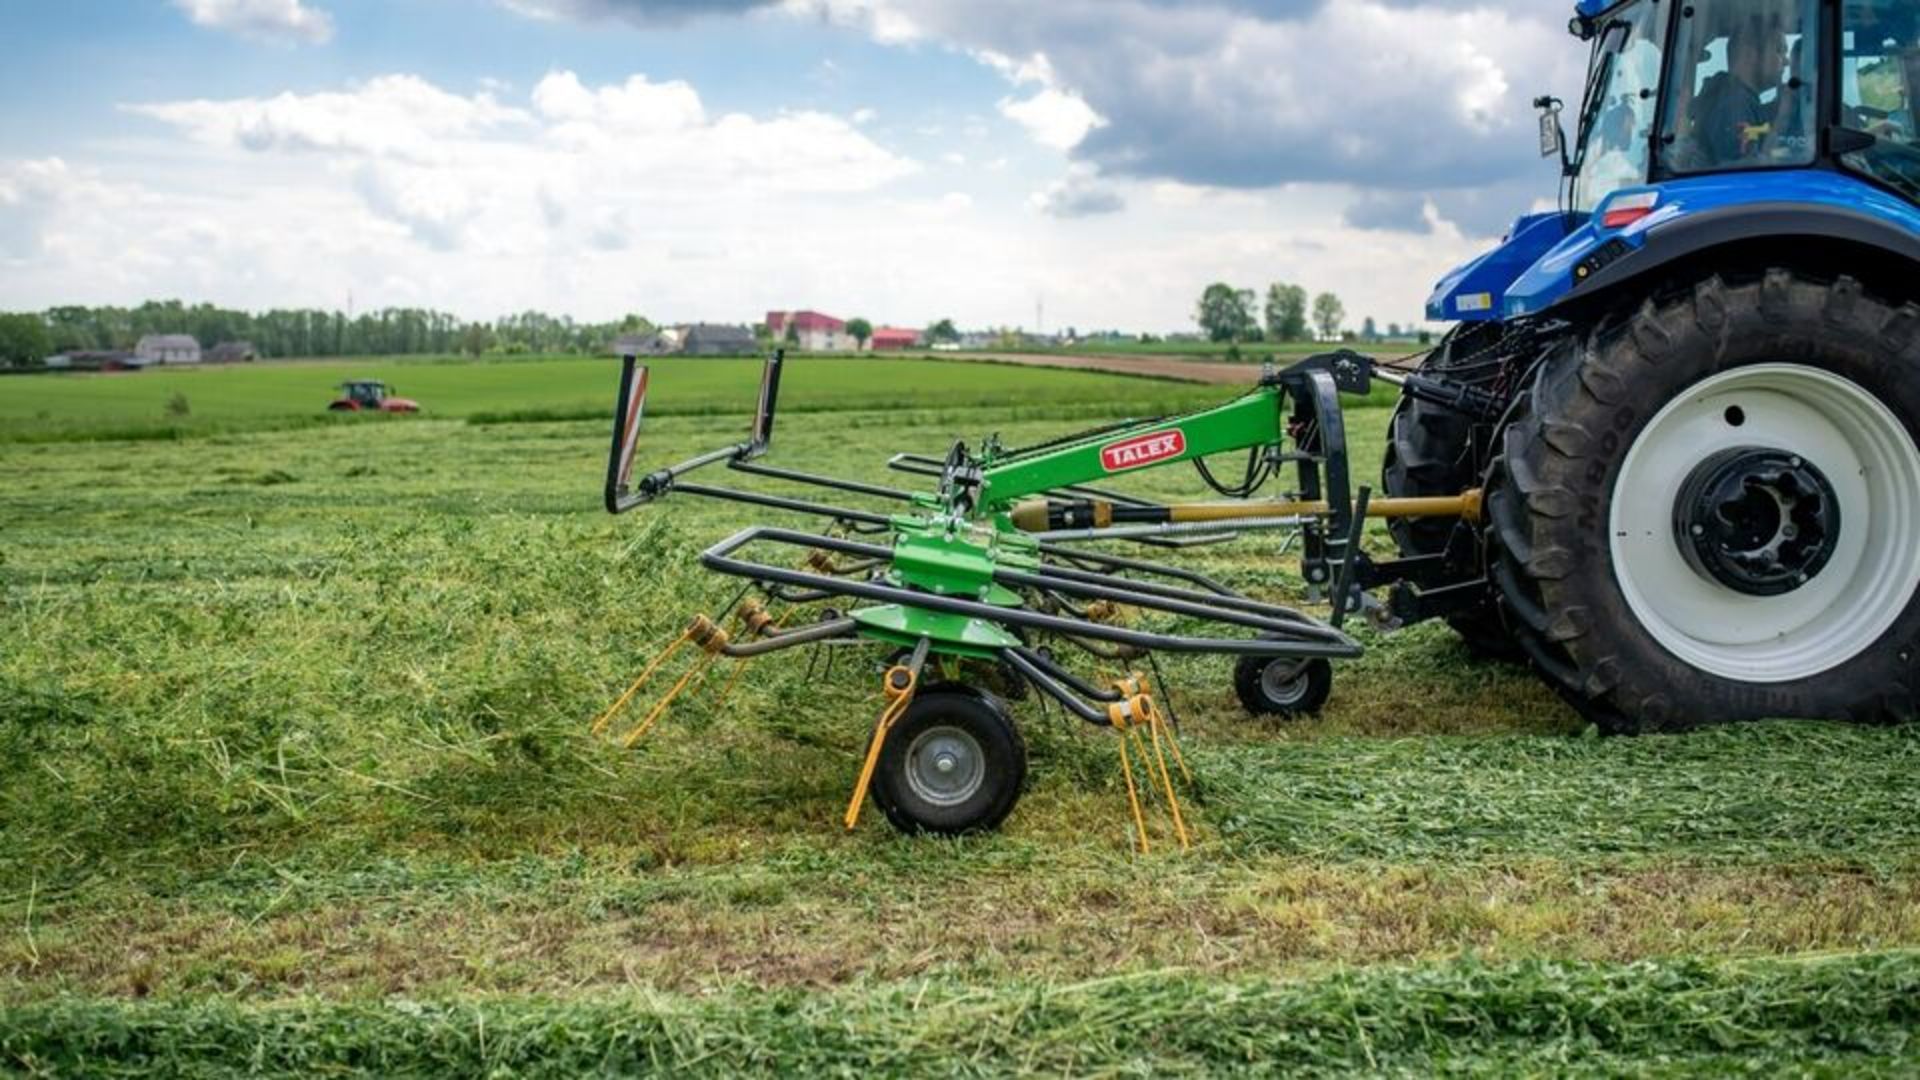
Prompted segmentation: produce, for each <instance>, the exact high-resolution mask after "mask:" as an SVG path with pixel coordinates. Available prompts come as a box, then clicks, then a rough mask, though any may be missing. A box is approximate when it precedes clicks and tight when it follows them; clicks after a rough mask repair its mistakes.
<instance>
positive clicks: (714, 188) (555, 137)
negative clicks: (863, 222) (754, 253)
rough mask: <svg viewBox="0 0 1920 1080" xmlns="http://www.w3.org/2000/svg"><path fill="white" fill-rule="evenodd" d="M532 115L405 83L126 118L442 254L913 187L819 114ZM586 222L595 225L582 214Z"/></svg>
mask: <svg viewBox="0 0 1920 1080" xmlns="http://www.w3.org/2000/svg"><path fill="white" fill-rule="evenodd" d="M527 104H528V106H530V107H521V106H519V105H510V104H503V103H502V102H500V101H499V100H497V99H495V98H494V97H493V96H492V95H491V94H489V93H478V94H474V95H472V96H463V95H460V94H455V93H451V92H448V91H446V90H443V89H441V88H439V87H437V86H435V85H433V84H432V83H430V82H428V81H426V80H424V79H422V78H420V77H418V76H414V75H389V76H383V77H381V78H377V79H372V80H369V81H368V82H366V83H364V84H361V85H359V86H355V87H350V88H348V89H346V90H342V91H329V92H323V93H315V94H305V95H302V94H291V93H289V94H280V95H277V96H275V97H271V98H264V99H258V98H239V99H230V100H223V101H220V100H196V101H184V102H162V103H156V104H146V105H135V106H129V107H128V111H130V112H133V113H135V114H138V115H141V116H146V117H150V118H153V119H155V120H159V121H161V122H163V123H165V124H168V125H170V126H172V127H173V128H175V129H177V130H179V131H181V132H182V133H184V134H185V135H187V136H188V137H189V138H190V139H192V140H193V141H194V142H196V143H198V144H201V145H202V146H205V147H208V148H209V149H210V150H211V151H212V152H215V153H224V154H227V155H237V156H238V160H239V161H240V162H242V163H243V164H242V166H241V167H242V168H248V167H253V168H264V169H269V170H270V169H272V168H274V167H275V166H276V165H279V164H283V163H293V162H298V161H301V160H306V161H316V160H317V161H318V162H319V164H320V168H318V169H314V168H311V167H309V168H308V169H307V170H306V172H305V180H304V183H306V184H318V185H322V186H324V187H327V188H329V189H330V190H332V191H334V192H336V193H345V194H349V195H351V196H352V197H353V198H354V199H355V200H356V201H357V203H358V205H359V208H360V210H361V212H362V214H363V215H364V217H363V220H364V221H365V223H366V225H367V228H368V233H369V235H370V236H372V237H375V238H382V237H387V238H391V237H395V236H397V237H402V238H410V239H411V240H413V241H414V242H416V243H418V244H420V245H422V246H423V247H424V248H426V249H429V250H432V251H438V252H448V251H456V250H457V251H468V252H472V251H480V252H495V253H503V252H509V251H520V252H530V251H547V250H558V249H563V248H565V247H566V246H568V245H577V246H581V247H587V248H591V249H594V250H601V251H614V250H624V249H627V248H630V247H635V246H640V245H644V244H645V243H646V242H647V239H648V237H649V236H650V235H654V234H662V235H664V234H665V233H669V232H672V231H673V230H674V229H676V228H678V227H680V226H681V225H682V224H684V223H686V222H689V221H693V220H697V219H698V218H699V216H700V213H699V211H700V210H701V209H702V208H709V209H710V208H716V207H722V206H727V207H733V206H738V205H740V204H741V203H743V202H746V201H750V200H754V199H758V198H765V197H769V196H807V195H819V196H835V195H848V194H853V193H860V192H867V191H872V190H874V189H875V188H878V187H880V186H883V185H885V184H888V183H890V182H892V181H894V180H897V179H899V178H901V177H904V176H907V175H909V174H911V173H913V172H914V171H916V170H917V168H918V166H917V164H916V163H915V162H913V161H911V160H909V159H907V158H905V157H902V156H899V155H897V154H894V153H892V152H891V151H888V150H886V149H884V148H883V147H881V146H880V145H879V144H877V143H875V142H874V141H872V140H871V139H870V138H868V137H867V136H866V135H864V134H862V133H861V132H860V131H859V130H858V129H856V128H855V127H854V126H853V125H852V124H851V123H850V122H849V121H847V120H845V119H842V118H840V117H837V116H832V115H829V114H825V113H819V112H810V111H803V112H791V113H781V114H776V115H772V116H765V117H756V116H751V115H748V114H745V113H727V114H723V115H719V116H714V115H710V114H709V113H708V112H707V110H706V108H705V106H704V105H703V103H702V102H701V100H700V95H699V94H698V92H697V91H695V90H694V89H693V87H692V86H690V85H688V84H687V83H685V82H680V81H671V82H660V83H656V82H652V81H650V80H649V79H647V78H646V77H645V76H644V75H635V76H632V77H631V78H629V79H627V80H625V81H624V82H620V83H613V84H608V85H602V86H589V85H587V84H585V83H583V82H582V81H581V80H580V78H579V77H578V76H577V75H575V74H574V73H573V72H570V71H556V72H553V73H551V74H549V75H547V76H546V77H545V78H543V79H541V80H540V81H539V83H538V84H537V85H535V86H534V88H533V89H532V91H531V92H530V93H529V94H528V95H527ZM587 208H590V209H587Z"/></svg>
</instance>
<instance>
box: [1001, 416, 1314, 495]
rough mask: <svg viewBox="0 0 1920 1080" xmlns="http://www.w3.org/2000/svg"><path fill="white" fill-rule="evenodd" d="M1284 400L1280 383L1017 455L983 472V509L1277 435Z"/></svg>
mask: <svg viewBox="0 0 1920 1080" xmlns="http://www.w3.org/2000/svg"><path fill="white" fill-rule="evenodd" d="M1286 403H1287V399H1286V395H1285V393H1284V392H1283V391H1282V390H1281V389H1279V388H1278V387H1273V386H1262V387H1260V388H1259V389H1257V390H1255V391H1253V392H1252V393H1250V394H1247V395H1245V396H1243V397H1240V398H1238V399H1236V400H1233V401H1229V402H1227V403H1226V404H1225V405H1220V406H1216V407H1215V408H1212V409H1207V410H1205V411H1204V412H1197V413H1192V414H1190V415H1187V416H1182V417H1177V418H1174V419H1171V420H1154V421H1148V422H1145V423H1142V424H1138V425H1135V426H1133V427H1128V428H1121V429H1119V430H1117V431H1105V432H1101V433H1100V434H1099V435H1098V436H1092V437H1089V438H1086V439H1082V440H1080V441H1078V442H1073V443H1068V444H1067V445H1064V446H1057V447H1053V448H1050V449H1048V450H1045V451H1042V452H1038V453H1034V454H1032V455H1026V456H1020V457H1016V458H1014V459H1013V460H1011V461H1007V462H1004V463H1002V464H999V465H993V466H989V467H988V468H986V469H984V470H982V472H981V481H982V483H981V501H982V503H983V506H984V508H985V509H987V510H989V511H992V510H1004V509H1007V508H1008V507H1010V506H1012V505H1013V504H1014V503H1015V502H1017V501H1019V500H1020V499H1024V498H1026V497H1028V496H1030V495H1037V494H1039V493H1041V492H1043V491H1052V490H1055V489H1057V488H1064V487H1072V486H1074V485H1076V484H1089V483H1095V482H1097V481H1099V480H1101V479H1103V478H1106V477H1110V476H1116V475H1118V474H1121V473H1129V472H1135V471H1137V470H1140V469H1147V468H1152V467H1154V466H1158V465H1171V464H1174V463H1176V462H1181V461H1191V460H1193V459H1194V458H1199V457H1206V456H1208V455H1211V454H1220V453H1226V452H1228V451H1231V450H1246V449H1249V448H1251V447H1255V446H1267V445H1271V444H1274V443H1278V442H1280V441H1281V440H1282V439H1283V438H1284V436H1285V422H1284V421H1283V420H1282V418H1281V412H1282V410H1283V409H1284V408H1285V406H1286Z"/></svg>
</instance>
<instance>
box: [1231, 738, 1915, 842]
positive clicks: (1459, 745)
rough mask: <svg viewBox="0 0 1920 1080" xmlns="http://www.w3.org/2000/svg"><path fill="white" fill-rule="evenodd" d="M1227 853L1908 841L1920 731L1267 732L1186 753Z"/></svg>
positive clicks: (1912, 834)
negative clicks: (1309, 737) (1600, 734)
mask: <svg viewBox="0 0 1920 1080" xmlns="http://www.w3.org/2000/svg"><path fill="white" fill-rule="evenodd" d="M1196 756H1197V757H1199V758H1200V759H1201V761H1202V762H1203V766H1202V767H1203V769H1204V772H1205V775H1206V777H1207V778H1208V781H1209V785H1210V789H1211V790H1212V791H1213V792H1214V793H1215V797H1214V803H1213V806H1214V813H1213V814H1212V817H1211V820H1212V821H1213V822H1214V823H1215V824H1216V825H1217V827H1218V828H1219V829H1220V832H1221V834H1222V835H1223V836H1224V837H1225V838H1226V840H1227V842H1228V843H1229V844H1230V845H1232V846H1234V847H1236V848H1238V849H1240V850H1243V851H1248V852H1255V851H1257V852H1268V853H1280V854H1288V855H1297V856H1312V857H1316V858H1336V859H1353V858H1361V859H1366V858H1385V859H1394V860H1401V861H1419V860H1427V859H1433V860H1444V861H1457V860H1463V859H1487V858H1495V859H1499V858H1514V857H1521V856H1525V855H1529V854H1530V855H1535V856H1540V857H1549V858H1560V859H1567V860H1574V861H1589V862H1592V861H1607V862H1613V863H1622V862H1636V861H1642V860H1648V859H1658V860H1665V859H1673V858H1683V859H1686V860H1689V861H1700V862H1756V861H1765V860H1782V861H1794V860H1846V861H1854V862H1859V863H1863V864H1871V863H1874V862H1877V861H1881V860H1894V861H1902V860H1911V859H1912V858H1913V857H1914V856H1915V855H1916V854H1920V786H1916V784H1915V777H1920V728H1916V727H1906V728H1893V729H1872V728H1857V727H1847V726H1842V725H1837V724H1815V723H1769V724H1757V725H1748V726H1744V727H1730V728H1719V729H1714V730H1708V731H1701V732H1695V733H1691V734H1688V735H1684V736H1677V737H1675V736H1666V737H1645V738H1638V739H1602V738H1572V739H1568V738H1539V737H1531V736H1502V737H1488V738H1449V739H1394V740H1350V739H1323V740H1315V741H1300V742H1294V741H1287V742H1268V743H1263V744H1243V745H1237V746H1235V747H1233V748H1232V749H1231V751H1227V750H1209V749H1203V750H1201V751H1198V752H1196Z"/></svg>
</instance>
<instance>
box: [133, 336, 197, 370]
mask: <svg viewBox="0 0 1920 1080" xmlns="http://www.w3.org/2000/svg"><path fill="white" fill-rule="evenodd" d="M133 355H134V356H135V357H138V358H139V359H141V360H145V361H146V362H147V363H149V364H197V363H199V362H200V343H199V342H198V341H195V340H194V339H193V336H192V335H191V334H148V335H147V336H145V337H143V338H141V339H140V341H139V343H138V344H136V345H134V347H133Z"/></svg>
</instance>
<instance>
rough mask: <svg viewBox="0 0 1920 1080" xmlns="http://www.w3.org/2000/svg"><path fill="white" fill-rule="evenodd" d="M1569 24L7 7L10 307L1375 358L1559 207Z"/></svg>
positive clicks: (671, 1)
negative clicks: (1232, 288) (526, 314)
mask: <svg viewBox="0 0 1920 1080" xmlns="http://www.w3.org/2000/svg"><path fill="white" fill-rule="evenodd" d="M1570 7H1571V5H1570V4H1565V5H1562V4H1560V3H1556V2H1552V0H1482V2H1470V0H1200V2H1191V0H1189V2H1175V0H81V2H74V3H31V2H26V0H8V2H4V3H0V40H4V41H6V42H8V43H9V46H10V47H9V49H8V53H9V63H8V64H6V65H0V309H5V310H36V309H41V308H45V307H51V306H54V305H59V304H69V303H80V304H108V303H112V304H133V303H138V302H140V301H142V300H146V299H162V298H179V299H183V300H187V301H189V302H200V301H206V302H211V303H216V304H220V305H223V306H229V307H239V308H247V309H255V310H260V309H266V308H270V307H320V308H329V309H333V308H345V307H347V306H348V305H349V303H351V305H352V306H353V307H354V308H356V309H358V310H366V309H371V308H378V307H387V306H413V307H430V308H437V309H440V310H446V311H452V312H455V313H457V314H459V315H462V316H464V317H467V318H491V317H494V316H498V315H501V314H506V313H509V312H517V311H524V310H541V311H547V312H551V313H554V314H567V315H572V316H574V317H575V318H577V319H582V320H594V321H599V320H605V319H611V318H616V317H619V316H620V315H623V314H626V313H629V312H636V313H640V314H643V315H646V316H648V317H649V318H652V319H655V320H656V321H662V322H667V321H671V322H688V321H724V322H752V321H757V320H758V319H759V318H760V317H761V316H762V315H763V313H764V312H766V311H769V310H781V309H794V308H813V309H817V310H822V311H826V312H829V313H831V314H836V315H839V316H841V317H851V316H854V315H861V316H865V317H867V318H869V319H871V320H872V321H873V322H874V323H875V324H895V325H905V326H924V325H927V324H928V323H930V322H932V321H934V320H936V319H939V318H943V317H949V318H952V319H954V320H955V321H956V322H957V323H958V324H960V325H962V326H967V327H986V326H1021V327H1026V328H1030V329H1032V328H1041V329H1046V330H1060V329H1064V328H1067V327H1073V328H1076V329H1079V330H1081V331H1082V332H1085V331H1088V330H1093V329H1120V330H1125V331H1129V332H1138V331H1150V332H1155V333H1164V332H1168V331H1176V330H1183V329H1192V327H1193V311H1194V307H1195V303H1196V300H1197V298H1198V297H1199V294H1200V292H1201V290H1202V289H1203V288H1204V287H1205V286H1206V285H1207V284H1208V283H1209V282H1212V281H1216V280H1224V281H1228V282H1231V283H1233V284H1235V285H1238V286H1241V287H1245V288H1252V289H1256V290H1259V291H1264V289H1265V287H1266V285H1267V283H1269V282H1273V281H1288V282H1295V283H1298V284H1301V285H1304V286H1305V287H1307V288H1308V289H1309V290H1310V291H1313V292H1320V291H1332V292H1334V293H1336V294H1338V295H1339V296H1341V297H1342V299H1343V300H1344V301H1345V303H1346V308H1347V311H1348V314H1349V317H1350V321H1351V322H1352V323H1353V324H1355V325H1357V324H1358V323H1359V321H1360V320H1361V319H1362V318H1363V317H1367V316H1371V317H1373V318H1375V319H1376V320H1377V321H1378V323H1379V324H1380V325H1382V326H1385V325H1386V324H1388V323H1390V322H1398V323H1402V324H1407V323H1411V322H1413V321H1415V320H1417V319H1418V318H1419V317H1420V312H1421V310H1422V305H1423V303H1424V301H1425V298H1426V296H1427V293H1428V292H1429V291H1430V289H1431V288H1432V285H1433V282H1434V281H1435V280H1436V279H1437V278H1438V277H1439V276H1441V275H1442V274H1443V273H1444V272H1445V271H1446V270H1447V269H1449V268H1450V267H1452V266H1454V265H1456V264H1458V263H1459V262H1461V261H1463V260H1465V259H1467V258H1470V257H1472V256H1473V255H1474V254H1476V253H1477V252H1479V251H1481V250H1484V249H1485V248H1486V247H1488V246H1490V245H1491V244H1492V243H1494V242H1496V241H1497V240H1498V238H1499V236H1500V235H1501V234H1502V233H1503V232H1504V231H1505V228H1506V226H1507V225H1508V224H1509V223H1510V222H1511V221H1512V219H1513V217H1514V216H1516V215H1517V214H1519V213H1522V212H1525V211H1527V210H1529V209H1533V208H1535V207H1537V206H1544V205H1548V204H1550V202H1551V199H1552V196H1553V188H1554V183H1553V174H1552V168H1551V167H1550V166H1549V165H1548V164H1547V163H1544V162H1541V161H1540V160H1539V159H1538V158H1537V156H1536V151H1537V140H1536V138H1535V135H1534V123H1535V121H1534V118H1533V114H1532V110H1531V109H1530V107H1529V102H1530V101H1531V100H1532V98H1533V97H1534V96H1536V95H1538V94H1541V93H1547V92H1553V93H1557V94H1559V95H1560V96H1561V97H1564V98H1572V97H1575V96H1577V95H1576V93H1575V91H1576V90H1577V87H1578V85H1579V74H1580V69H1581V67H1582V66H1583V64H1584V53H1583V50H1582V47H1581V46H1580V44H1579V43H1578V42H1577V41H1575V40H1574V39H1573V38H1571V37H1570V36H1568V34H1567V31H1566V23H1567V15H1568V13H1569V12H1568V9H1569V8H1570Z"/></svg>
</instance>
